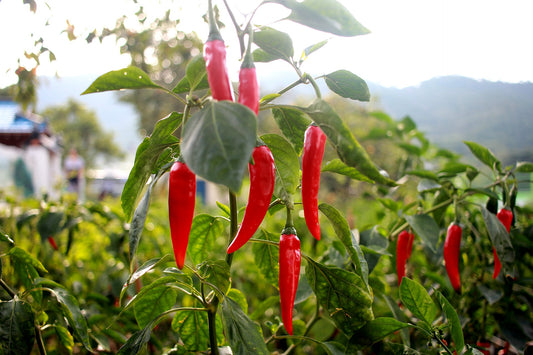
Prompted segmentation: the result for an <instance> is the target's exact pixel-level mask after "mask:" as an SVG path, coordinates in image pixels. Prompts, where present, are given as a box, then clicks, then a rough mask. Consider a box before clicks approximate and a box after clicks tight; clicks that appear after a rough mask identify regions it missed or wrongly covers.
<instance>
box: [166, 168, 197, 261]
mask: <svg viewBox="0 0 533 355" xmlns="http://www.w3.org/2000/svg"><path fill="white" fill-rule="evenodd" d="M195 202H196V176H195V175H194V173H193V172H192V171H190V170H189V168H188V167H187V165H185V163H183V162H180V161H177V162H175V163H174V164H173V165H172V168H171V169H170V176H169V179H168V217H169V221H170V234H171V237H172V247H173V249H174V257H175V258H176V264H177V265H178V268H179V269H182V268H183V265H184V264H185V253H186V251H187V244H188V243H189V233H190V232H191V225H192V220H193V217H194V205H195Z"/></svg>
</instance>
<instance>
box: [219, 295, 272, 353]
mask: <svg viewBox="0 0 533 355" xmlns="http://www.w3.org/2000/svg"><path fill="white" fill-rule="evenodd" d="M221 306H222V307H221V310H222V322H223V324H224V334H225V335H226V338H227V339H228V341H229V343H230V345H231V350H232V351H233V354H234V355H245V354H265V355H268V354H270V352H269V351H268V349H267V347H266V345H265V341H264V339H263V335H262V334H261V328H260V327H259V325H257V324H256V323H254V322H253V321H252V320H251V319H250V318H249V317H248V316H247V315H246V314H245V313H244V312H243V311H242V309H241V307H240V306H239V305H238V304H237V303H236V302H235V301H233V300H232V299H231V298H229V297H225V298H224V301H223V302H222V305H221Z"/></svg>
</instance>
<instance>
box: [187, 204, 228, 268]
mask: <svg viewBox="0 0 533 355" xmlns="http://www.w3.org/2000/svg"><path fill="white" fill-rule="evenodd" d="M223 232H224V223H223V222H222V220H221V219H220V218H217V217H213V216H210V215H208V214H199V215H197V216H195V217H194V219H193V221H192V226H191V232H190V234H189V246H188V247H187V255H188V256H189V257H190V258H191V260H192V262H193V264H194V265H196V264H200V263H201V262H202V261H204V260H206V259H207V257H208V256H209V253H210V251H211V250H213V249H214V248H215V240H216V238H217V237H220V236H221V235H222V233H223Z"/></svg>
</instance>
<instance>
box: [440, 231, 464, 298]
mask: <svg viewBox="0 0 533 355" xmlns="http://www.w3.org/2000/svg"><path fill="white" fill-rule="evenodd" d="M462 234H463V229H462V228H461V226H459V225H458V224H456V223H452V224H450V226H449V227H448V232H447V233H446V240H445V241H444V263H445V264H446V272H447V273H448V278H449V279H450V282H451V284H452V286H453V289H454V290H455V292H457V293H460V292H461V277H460V275H459V256H460V248H461V235H462Z"/></svg>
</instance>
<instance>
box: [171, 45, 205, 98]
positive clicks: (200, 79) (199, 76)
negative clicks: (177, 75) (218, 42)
mask: <svg viewBox="0 0 533 355" xmlns="http://www.w3.org/2000/svg"><path fill="white" fill-rule="evenodd" d="M185 73H186V74H185V77H184V78H183V79H181V80H180V82H179V83H178V84H177V85H176V87H174V89H172V92H174V93H175V94H185V93H189V92H193V91H196V90H204V89H209V82H208V81H207V71H206V69H205V60H204V57H203V55H201V54H200V55H197V56H196V57H194V58H192V59H191V60H190V61H189V63H188V64H187V68H186V69H185Z"/></svg>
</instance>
